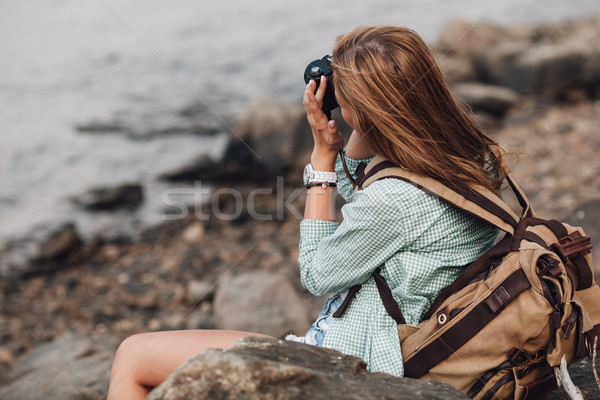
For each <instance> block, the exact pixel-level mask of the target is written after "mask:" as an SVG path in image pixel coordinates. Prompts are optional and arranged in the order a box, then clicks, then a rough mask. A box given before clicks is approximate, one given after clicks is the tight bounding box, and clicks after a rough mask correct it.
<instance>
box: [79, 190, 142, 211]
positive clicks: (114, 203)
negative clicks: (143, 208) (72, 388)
mask: <svg viewBox="0 0 600 400" xmlns="http://www.w3.org/2000/svg"><path fill="white" fill-rule="evenodd" d="M143 198H144V191H143V188H142V185H140V184H138V183H123V184H120V185H116V186H113V187H98V188H93V189H90V190H88V191H87V192H85V193H83V194H81V195H79V196H77V197H75V198H74V199H73V202H74V203H75V204H77V205H78V206H80V207H83V208H86V209H88V210H98V211H99V210H116V209H121V208H125V209H129V210H131V209H134V208H136V207H138V206H139V205H140V204H141V203H142V200H143Z"/></svg>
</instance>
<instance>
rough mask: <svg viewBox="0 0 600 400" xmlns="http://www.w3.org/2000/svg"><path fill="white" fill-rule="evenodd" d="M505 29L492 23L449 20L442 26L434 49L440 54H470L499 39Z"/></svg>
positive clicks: (503, 35)
mask: <svg viewBox="0 0 600 400" xmlns="http://www.w3.org/2000/svg"><path fill="white" fill-rule="evenodd" d="M506 30H507V29H506V28H504V27H500V26H497V25H493V24H486V23H481V22H479V23H474V22H473V21H464V20H458V19H454V20H450V21H448V23H447V24H446V25H445V26H444V27H443V28H442V32H441V33H440V37H439V39H438V42H437V45H436V49H437V50H438V51H439V52H440V53H442V54H457V55H462V56H471V55H473V54H475V53H478V52H480V51H483V50H485V49H486V48H488V47H489V46H490V45H492V44H494V43H496V42H498V41H500V40H501V39H502V38H503V37H505V36H506Z"/></svg>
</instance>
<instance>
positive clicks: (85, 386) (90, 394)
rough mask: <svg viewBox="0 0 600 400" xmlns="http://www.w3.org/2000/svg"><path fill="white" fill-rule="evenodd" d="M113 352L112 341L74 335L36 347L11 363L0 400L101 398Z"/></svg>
mask: <svg viewBox="0 0 600 400" xmlns="http://www.w3.org/2000/svg"><path fill="white" fill-rule="evenodd" d="M116 348H117V341H116V340H114V339H103V340H92V339H91V338H89V337H87V336H84V335H81V334H75V333H69V334H66V335H64V336H63V337H61V338H59V339H57V340H56V341H54V342H50V343H46V344H43V345H41V346H38V347H36V348H34V349H33V350H31V351H30V352H29V353H27V354H26V355H25V356H24V357H22V358H21V359H18V360H17V361H16V362H15V364H14V366H13V368H12V370H11V371H10V372H9V373H8V376H7V377H6V378H5V379H4V386H2V387H0V399H3V400H42V399H44V400H45V399H61V400H90V399H101V398H104V396H105V395H106V391H107V389H108V380H109V375H110V367H111V364H112V359H113V356H114V353H115V351H116Z"/></svg>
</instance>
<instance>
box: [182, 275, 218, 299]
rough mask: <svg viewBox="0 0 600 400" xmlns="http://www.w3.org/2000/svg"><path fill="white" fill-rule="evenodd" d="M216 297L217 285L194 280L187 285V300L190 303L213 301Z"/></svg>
mask: <svg viewBox="0 0 600 400" xmlns="http://www.w3.org/2000/svg"><path fill="white" fill-rule="evenodd" d="M214 295H215V284H214V283H212V282H207V281H198V280H192V281H190V282H188V284H187V295H186V298H187V301H188V302H189V303H192V304H193V303H196V302H198V301H204V300H212V299H213V297H214Z"/></svg>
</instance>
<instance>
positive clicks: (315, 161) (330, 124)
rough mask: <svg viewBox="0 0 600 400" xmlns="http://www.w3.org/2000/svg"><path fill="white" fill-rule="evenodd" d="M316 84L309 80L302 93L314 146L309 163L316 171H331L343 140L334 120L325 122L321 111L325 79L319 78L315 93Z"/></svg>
mask: <svg viewBox="0 0 600 400" xmlns="http://www.w3.org/2000/svg"><path fill="white" fill-rule="evenodd" d="M315 86H316V83H315V82H314V81H313V80H312V79H311V80H310V81H309V82H308V85H306V90H305V91H304V101H303V103H304V109H305V110H306V118H307V119H308V123H309V125H310V127H311V129H312V133H313V139H314V141H315V145H314V148H313V153H312V156H311V159H310V162H311V164H312V166H313V168H314V169H315V170H317V171H333V170H334V167H335V159H336V157H337V153H338V151H339V150H341V149H342V148H343V147H344V138H343V137H342V134H341V133H340V132H339V131H338V128H337V124H336V123H335V121H334V120H331V121H327V117H326V116H325V114H324V113H323V111H322V109H321V108H322V107H323V97H324V96H325V89H326V88H327V78H325V77H324V76H322V77H321V83H320V85H319V88H318V89H317V91H316V93H315Z"/></svg>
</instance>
